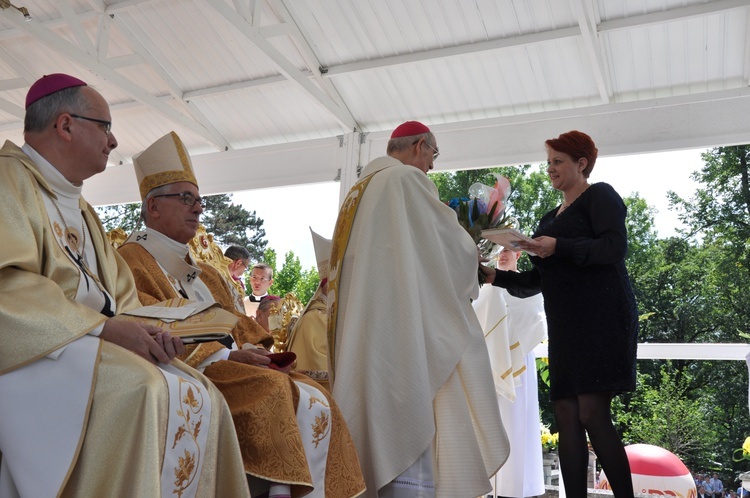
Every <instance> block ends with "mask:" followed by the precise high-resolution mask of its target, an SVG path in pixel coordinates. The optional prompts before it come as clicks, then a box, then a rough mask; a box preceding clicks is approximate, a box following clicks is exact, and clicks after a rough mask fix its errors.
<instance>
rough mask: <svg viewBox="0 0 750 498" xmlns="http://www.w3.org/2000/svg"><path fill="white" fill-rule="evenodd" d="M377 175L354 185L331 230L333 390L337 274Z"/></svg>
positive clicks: (329, 289)
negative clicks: (357, 216)
mask: <svg viewBox="0 0 750 498" xmlns="http://www.w3.org/2000/svg"><path fill="white" fill-rule="evenodd" d="M376 173H377V171H376V172H375V173H372V174H370V175H368V176H366V177H365V178H363V179H361V180H360V181H359V182H358V183H356V184H355V185H354V186H353V187H352V188H351V190H349V193H348V194H347V195H346V199H344V202H343V203H342V205H341V209H340V210H339V216H338V219H337V220H336V227H335V228H334V229H333V240H332V245H331V258H330V260H329V268H328V331H327V336H328V361H329V363H330V365H331V368H330V385H331V388H333V382H334V378H335V375H336V361H335V360H336V351H335V348H336V321H337V319H338V305H339V303H338V299H337V296H338V290H339V280H340V278H341V274H340V273H339V270H340V267H341V264H342V262H343V260H344V254H345V253H346V247H347V245H349V236H350V235H351V231H352V225H353V224H354V216H355V215H356V214H357V208H358V207H359V201H360V200H361V199H362V195H364V192H365V189H366V188H367V185H368V184H369V183H370V180H372V177H373V176H374V175H375V174H376Z"/></svg>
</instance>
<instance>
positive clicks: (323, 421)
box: [312, 413, 331, 448]
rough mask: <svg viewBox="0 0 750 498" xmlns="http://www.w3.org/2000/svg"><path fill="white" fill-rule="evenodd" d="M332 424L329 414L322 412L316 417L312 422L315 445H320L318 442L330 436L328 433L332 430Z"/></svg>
mask: <svg viewBox="0 0 750 498" xmlns="http://www.w3.org/2000/svg"><path fill="white" fill-rule="evenodd" d="M330 429H331V424H330V421H329V418H328V414H326V413H321V414H320V416H316V417H315V423H313V424H312V430H313V441H312V442H313V443H314V444H315V447H316V448H317V447H318V444H320V443H321V442H322V441H323V440H324V439H325V438H327V437H328V433H329V432H330Z"/></svg>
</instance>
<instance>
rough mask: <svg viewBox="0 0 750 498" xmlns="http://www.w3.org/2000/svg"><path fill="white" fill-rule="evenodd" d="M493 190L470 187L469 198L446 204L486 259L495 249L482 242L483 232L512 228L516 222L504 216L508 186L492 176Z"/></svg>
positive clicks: (490, 188) (476, 186)
mask: <svg viewBox="0 0 750 498" xmlns="http://www.w3.org/2000/svg"><path fill="white" fill-rule="evenodd" d="M495 178H496V181H495V185H494V187H490V186H489V185H484V184H482V183H475V184H473V185H472V186H471V187H469V197H462V198H460V199H459V198H453V199H451V200H450V201H449V202H448V203H447V204H448V206H450V207H451V208H453V209H454V210H455V211H456V214H457V215H458V222H459V223H460V224H461V226H463V227H464V229H466V231H467V232H468V233H469V235H471V238H472V239H474V242H475V243H476V244H477V246H478V247H479V249H480V251H481V252H482V255H483V256H488V255H489V254H490V252H491V251H492V249H493V246H494V245H495V244H494V243H493V242H490V241H489V240H485V239H483V238H482V230H487V229H490V228H503V227H507V228H515V227H516V225H517V222H516V220H515V219H513V218H510V217H509V216H507V215H506V214H505V211H506V208H507V202H508V196H510V182H509V181H508V179H507V178H505V177H504V176H501V175H495Z"/></svg>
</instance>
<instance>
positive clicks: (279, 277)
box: [263, 249, 320, 304]
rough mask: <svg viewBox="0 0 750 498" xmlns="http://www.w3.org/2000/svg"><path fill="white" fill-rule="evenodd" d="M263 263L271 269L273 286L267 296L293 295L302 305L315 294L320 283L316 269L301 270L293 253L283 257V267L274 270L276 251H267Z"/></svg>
mask: <svg viewBox="0 0 750 498" xmlns="http://www.w3.org/2000/svg"><path fill="white" fill-rule="evenodd" d="M263 258H264V259H263V261H264V262H265V263H266V264H267V265H268V266H270V267H271V268H273V270H274V271H273V285H272V286H271V288H270V289H268V293H269V294H274V295H276V296H280V297H284V296H286V295H287V294H288V293H289V292H292V293H294V295H295V296H297V299H299V300H300V301H301V302H302V303H305V304H306V303H307V302H308V301H309V300H310V298H311V297H312V296H313V294H314V293H315V290H316V289H317V288H318V284H319V283H320V277H319V275H318V270H317V269H316V268H310V269H309V270H303V269H302V264H301V263H300V260H299V258H298V257H297V256H295V255H294V252H292V251H289V252H288V253H286V255H285V257H284V266H283V267H282V268H281V270H278V271H277V270H276V251H274V250H273V249H267V250H266V252H265V254H264V256H263Z"/></svg>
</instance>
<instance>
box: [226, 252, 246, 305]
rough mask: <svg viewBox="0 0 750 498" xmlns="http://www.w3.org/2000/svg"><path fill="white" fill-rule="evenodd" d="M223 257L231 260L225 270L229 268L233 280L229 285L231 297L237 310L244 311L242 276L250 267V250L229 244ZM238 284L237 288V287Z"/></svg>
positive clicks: (243, 283)
mask: <svg viewBox="0 0 750 498" xmlns="http://www.w3.org/2000/svg"><path fill="white" fill-rule="evenodd" d="M224 257H225V258H228V259H231V260H232V262H231V263H229V265H227V270H229V275H230V276H231V277H232V281H233V285H232V286H230V288H231V290H232V297H234V300H235V303H236V305H237V310H238V311H240V312H241V313H244V312H245V304H244V300H245V280H244V279H243V278H242V277H243V276H244V275H245V272H246V271H247V269H248V268H249V267H250V251H248V250H247V248H245V247H242V246H229V247H227V250H226V251H224ZM238 286H239V289H237V287H238Z"/></svg>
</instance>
